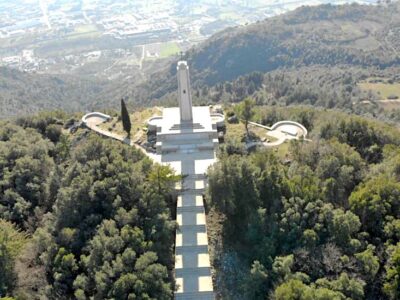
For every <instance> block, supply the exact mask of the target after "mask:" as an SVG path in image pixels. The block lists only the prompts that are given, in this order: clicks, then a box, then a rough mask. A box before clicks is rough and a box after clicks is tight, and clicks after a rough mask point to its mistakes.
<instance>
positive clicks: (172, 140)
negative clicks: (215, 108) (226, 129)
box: [156, 106, 218, 154]
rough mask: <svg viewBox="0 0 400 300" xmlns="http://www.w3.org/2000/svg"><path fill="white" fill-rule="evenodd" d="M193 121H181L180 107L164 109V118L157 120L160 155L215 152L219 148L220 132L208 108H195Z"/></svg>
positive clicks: (157, 148) (158, 151) (157, 146)
mask: <svg viewBox="0 0 400 300" xmlns="http://www.w3.org/2000/svg"><path fill="white" fill-rule="evenodd" d="M192 110H193V120H192V121H189V122H187V121H182V120H180V109H179V108H178V107H172V108H164V109H163V116H162V118H158V119H157V123H156V127H157V128H156V131H157V144H156V150H157V153H158V154H163V153H164V154H165V153H169V152H177V151H180V152H184V153H190V152H195V151H204V150H215V149H216V148H217V146H218V132H217V127H216V124H215V121H214V120H213V118H212V117H211V114H210V109H209V108H208V107H207V106H195V107H193V108H192Z"/></svg>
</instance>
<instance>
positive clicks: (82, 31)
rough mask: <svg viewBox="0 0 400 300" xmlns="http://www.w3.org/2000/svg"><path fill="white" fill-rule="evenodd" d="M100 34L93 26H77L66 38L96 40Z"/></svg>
mask: <svg viewBox="0 0 400 300" xmlns="http://www.w3.org/2000/svg"><path fill="white" fill-rule="evenodd" d="M101 35H102V33H101V32H100V31H99V30H98V29H97V27H96V26H95V25H90V24H89V25H79V26H76V27H75V29H74V31H73V32H71V33H70V34H68V35H67V36H66V38H67V39H81V38H98V37H100V36H101Z"/></svg>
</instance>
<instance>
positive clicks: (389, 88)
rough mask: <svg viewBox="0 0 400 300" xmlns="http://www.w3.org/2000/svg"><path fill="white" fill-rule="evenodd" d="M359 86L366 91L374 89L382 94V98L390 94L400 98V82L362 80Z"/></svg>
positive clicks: (373, 90)
mask: <svg viewBox="0 0 400 300" xmlns="http://www.w3.org/2000/svg"><path fill="white" fill-rule="evenodd" d="M358 86H359V87H360V88H361V89H362V90H364V91H372V92H375V93H376V94H378V95H379V96H380V98H381V99H387V98H388V97H389V96H397V97H399V98H400V83H399V82H395V83H392V84H391V83H388V82H369V81H365V82H361V83H359V84H358Z"/></svg>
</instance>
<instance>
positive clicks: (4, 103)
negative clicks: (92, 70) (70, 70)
mask: <svg viewBox="0 0 400 300" xmlns="http://www.w3.org/2000/svg"><path fill="white" fill-rule="evenodd" d="M103 89H104V87H103V86H102V85H101V83H100V82H97V81H94V80H93V81H90V80H86V79H80V78H79V79H78V78H75V77H72V76H61V75H60V76H50V75H41V74H29V73H24V72H19V71H17V70H12V69H9V68H4V67H0V118H1V117H13V116H17V115H26V114H32V113H35V112H38V111H42V110H56V109H62V110H66V111H79V110H87V109H90V107H91V105H92V103H93V102H94V101H93V99H96V97H97V96H98V95H100V94H101V93H102V91H103Z"/></svg>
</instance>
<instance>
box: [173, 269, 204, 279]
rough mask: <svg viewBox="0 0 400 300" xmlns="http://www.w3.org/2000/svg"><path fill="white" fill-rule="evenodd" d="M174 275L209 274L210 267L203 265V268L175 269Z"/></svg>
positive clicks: (195, 275) (197, 275)
mask: <svg viewBox="0 0 400 300" xmlns="http://www.w3.org/2000/svg"><path fill="white" fill-rule="evenodd" d="M175 276H176V277H183V276H193V277H199V276H211V270H210V267H203V268H199V267H197V268H183V269H175Z"/></svg>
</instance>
